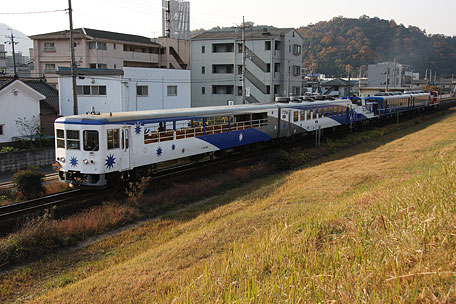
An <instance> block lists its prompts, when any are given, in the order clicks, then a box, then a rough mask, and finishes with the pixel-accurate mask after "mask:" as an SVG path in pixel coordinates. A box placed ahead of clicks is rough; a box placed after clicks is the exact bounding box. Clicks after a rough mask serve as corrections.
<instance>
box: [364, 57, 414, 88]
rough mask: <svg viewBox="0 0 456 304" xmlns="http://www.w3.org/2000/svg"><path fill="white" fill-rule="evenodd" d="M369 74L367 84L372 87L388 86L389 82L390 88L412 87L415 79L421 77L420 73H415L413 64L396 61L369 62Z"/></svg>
mask: <svg viewBox="0 0 456 304" xmlns="http://www.w3.org/2000/svg"><path fill="white" fill-rule="evenodd" d="M367 74H368V84H367V86H368V87H370V88H374V87H375V88H377V87H378V88H381V87H386V86H387V85H386V83H387V82H388V87H389V88H402V87H410V86H411V85H412V84H413V81H416V80H418V79H419V75H420V74H419V73H414V72H413V68H412V67H411V66H409V65H405V64H401V63H397V62H396V61H387V62H381V63H377V64H369V66H368V70H367Z"/></svg>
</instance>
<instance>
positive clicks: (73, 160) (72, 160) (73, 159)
mask: <svg viewBox="0 0 456 304" xmlns="http://www.w3.org/2000/svg"><path fill="white" fill-rule="evenodd" d="M70 165H71V167H73V168H76V167H77V166H78V159H77V158H76V157H74V156H71V158H70Z"/></svg>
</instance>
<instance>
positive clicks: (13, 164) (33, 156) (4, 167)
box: [0, 147, 55, 173]
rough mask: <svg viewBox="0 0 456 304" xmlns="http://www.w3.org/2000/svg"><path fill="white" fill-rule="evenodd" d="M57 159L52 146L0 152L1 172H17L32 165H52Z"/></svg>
mask: <svg viewBox="0 0 456 304" xmlns="http://www.w3.org/2000/svg"><path fill="white" fill-rule="evenodd" d="M54 160H55V151H54V148H52V147H46V148H42V149H33V150H27V151H17V152H4V153H0V173H9V172H16V171H17V170H20V169H25V168H27V167H30V166H38V167H43V166H51V165H52V162H54Z"/></svg>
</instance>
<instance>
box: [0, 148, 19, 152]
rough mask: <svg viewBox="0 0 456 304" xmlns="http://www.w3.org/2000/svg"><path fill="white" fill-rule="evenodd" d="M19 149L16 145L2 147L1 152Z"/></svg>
mask: <svg viewBox="0 0 456 304" xmlns="http://www.w3.org/2000/svg"><path fill="white" fill-rule="evenodd" d="M17 150H18V149H17V148H14V147H2V148H1V149H0V152H14V151H17Z"/></svg>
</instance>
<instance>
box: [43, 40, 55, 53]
mask: <svg viewBox="0 0 456 304" xmlns="http://www.w3.org/2000/svg"><path fill="white" fill-rule="evenodd" d="M44 51H45V52H55V44H54V42H45V43H44Z"/></svg>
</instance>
